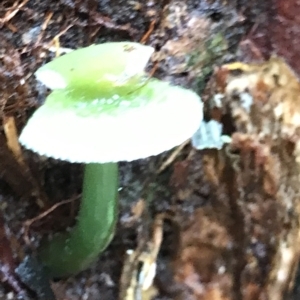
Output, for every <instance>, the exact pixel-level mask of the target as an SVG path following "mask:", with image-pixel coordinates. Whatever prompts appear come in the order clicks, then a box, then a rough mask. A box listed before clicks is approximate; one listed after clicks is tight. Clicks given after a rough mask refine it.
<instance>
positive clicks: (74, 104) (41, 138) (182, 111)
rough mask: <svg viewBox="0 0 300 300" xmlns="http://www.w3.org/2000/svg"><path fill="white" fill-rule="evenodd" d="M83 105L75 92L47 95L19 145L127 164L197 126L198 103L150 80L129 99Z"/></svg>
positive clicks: (80, 158)
mask: <svg viewBox="0 0 300 300" xmlns="http://www.w3.org/2000/svg"><path fill="white" fill-rule="evenodd" d="M87 100H88V101H82V99H80V97H78V95H77V93H76V92H74V91H72V92H70V91H68V90H56V91H54V92H52V94H50V95H49V96H48V98H47V100H46V103H45V104H44V105H43V106H42V107H40V108H39V109H38V110H37V111H36V112H35V113H34V115H33V116H32V118H31V119H30V120H29V122H28V124H27V126H26V127H25V128H24V130H23V132H22V134H21V136H20V142H21V143H22V144H23V145H24V146H25V147H27V148H29V149H31V150H33V151H35V152H38V153H39V154H42V155H46V156H49V157H54V158H57V159H62V160H67V161H71V162H84V163H91V162H99V163H105V162H117V161H131V160H135V159H140V158H145V157H148V156H151V155H157V154H159V153H161V152H163V151H166V150H169V149H171V148H173V147H175V146H177V145H179V144H181V143H182V142H184V141H185V140H187V139H188V138H190V137H191V136H192V135H193V134H194V133H195V132H196V130H197V129H198V127H199V126H200V123H201V120H202V102H201V100H200V98H199V97H198V96H197V95H196V94H195V93H194V92H192V91H189V90H186V89H184V88H180V87H176V86H170V85H169V84H167V83H165V82H162V81H159V80H154V79H151V80H149V81H148V82H147V83H146V84H145V85H144V86H143V87H142V88H140V89H138V90H136V91H134V92H132V93H130V94H125V95H114V96H113V97H112V98H100V97H98V98H96V99H87ZM61 103H63V104H61ZM80 106H82V107H81V108H83V110H81V109H80Z"/></svg>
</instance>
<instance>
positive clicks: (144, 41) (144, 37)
mask: <svg viewBox="0 0 300 300" xmlns="http://www.w3.org/2000/svg"><path fill="white" fill-rule="evenodd" d="M155 24H156V19H155V20H153V21H152V22H151V23H150V26H149V29H148V30H147V32H146V33H145V34H144V35H143V37H142V38H141V41H140V42H141V43H142V44H145V43H146V42H147V41H148V39H149V37H150V35H151V33H152V32H153V29H154V27H155Z"/></svg>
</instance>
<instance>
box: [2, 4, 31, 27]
mask: <svg viewBox="0 0 300 300" xmlns="http://www.w3.org/2000/svg"><path fill="white" fill-rule="evenodd" d="M28 1H29V0H24V1H23V2H22V3H20V4H19V5H16V3H15V4H14V5H13V6H12V7H11V8H10V9H9V10H8V12H7V13H6V14H5V16H4V17H3V18H0V25H3V24H5V23H7V22H8V21H10V20H11V19H12V18H13V17H14V16H15V15H16V14H17V13H18V12H19V10H20V9H21V8H22V7H23V6H24V5H25V4H26V3H27V2H28Z"/></svg>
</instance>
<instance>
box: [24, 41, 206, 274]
mask: <svg viewBox="0 0 300 300" xmlns="http://www.w3.org/2000/svg"><path fill="white" fill-rule="evenodd" d="M152 53H153V48H151V47H149V46H144V45H141V44H138V43H132V42H115V43H105V44H100V45H96V46H90V47H86V48H82V49H79V50H76V51H73V52H71V53H68V54H66V55H64V56H62V57H59V58H57V59H55V60H53V61H52V62H50V63H48V64H46V65H45V66H43V67H41V68H40V69H39V70H37V72H36V76H37V78H38V79H39V80H41V81H42V82H43V83H44V84H45V85H46V86H47V87H50V88H51V89H53V91H52V93H51V94H50V95H49V96H48V97H47V99H46V101H45V103H44V104H43V105H42V106H41V107H40V108H38V109H37V110H36V112H35V113H34V114H33V116H32V117H31V118H30V120H29V121H28V123H27V125H26V126H25V128H24V129H23V131H22V133H21V136H20V142H21V144H23V145H24V146H25V147H26V148H28V149H31V150H32V151H35V152H37V153H39V154H41V155H45V156H48V157H53V158H56V159H60V160H65V161H69V162H81V163H85V171H84V181H83V190H82V200H81V206H80V211H79V214H78V217H77V223H76V225H75V227H74V228H73V229H72V230H71V231H70V232H68V233H61V234H58V235H57V236H55V237H54V238H53V239H52V240H51V241H49V242H48V243H47V244H46V245H42V246H41V249H40V257H41V260H42V262H43V263H44V265H45V266H46V267H48V269H49V272H50V275H51V276H52V277H64V276H68V275H72V274H76V273H77V272H79V271H81V270H84V269H85V268H87V267H88V266H89V265H90V264H91V263H92V262H93V261H94V260H95V259H96V258H97V257H98V256H99V254H100V253H101V252H102V251H103V250H104V249H105V248H106V246H107V245H108V244H109V242H110V240H111V239H112V237H113V234H114V230H115V226H116V220H117V213H118V209H117V208H118V201H117V198H118V164H117V162H119V161H132V160H137V159H141V158H146V157H149V156H152V155H157V154H159V153H161V152H163V151H166V150H169V149H171V148H173V147H175V146H177V145H179V144H181V143H182V142H184V141H185V140H187V139H189V138H190V137H191V136H192V135H193V134H194V133H195V132H196V130H197V129H198V127H199V125H200V123H201V120H202V102H201V100H200V98H199V97H198V96H197V95H196V94H195V93H194V92H192V91H190V90H187V89H184V88H181V87H178V86H171V85H170V84H169V83H167V82H163V81H160V80H157V79H153V78H152V79H149V78H147V76H146V73H145V72H144V68H145V65H146V64H147V62H148V60H149V58H150V56H151V54H152Z"/></svg>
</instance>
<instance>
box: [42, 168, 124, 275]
mask: <svg viewBox="0 0 300 300" xmlns="http://www.w3.org/2000/svg"><path fill="white" fill-rule="evenodd" d="M117 213H118V164H117V163H104V164H99V163H90V164H87V165H86V166H85V171H84V181H83V191H82V199H81V206H80V210H79V214H78V217H77V218H78V220H77V223H76V225H75V227H74V228H73V229H72V230H71V231H70V232H69V233H62V234H58V235H57V236H55V237H54V238H53V239H52V240H51V241H49V242H47V243H46V244H44V245H42V246H41V251H40V258H41V261H42V262H43V264H44V265H45V266H46V268H47V269H48V271H49V274H50V276H51V277H52V278H59V277H65V276H69V275H73V274H76V273H78V272H80V271H82V270H84V269H86V268H87V267H88V266H89V265H90V264H91V263H92V262H93V261H95V260H96V259H97V257H98V256H99V254H100V253H101V252H102V251H103V250H104V249H105V248H106V247H107V245H108V244H109V242H110V241H111V239H112V237H113V234H114V231H115V227H116V221H117Z"/></svg>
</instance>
